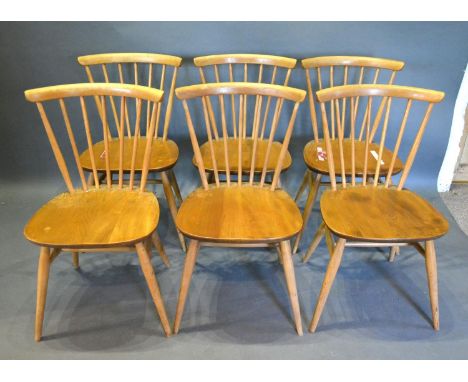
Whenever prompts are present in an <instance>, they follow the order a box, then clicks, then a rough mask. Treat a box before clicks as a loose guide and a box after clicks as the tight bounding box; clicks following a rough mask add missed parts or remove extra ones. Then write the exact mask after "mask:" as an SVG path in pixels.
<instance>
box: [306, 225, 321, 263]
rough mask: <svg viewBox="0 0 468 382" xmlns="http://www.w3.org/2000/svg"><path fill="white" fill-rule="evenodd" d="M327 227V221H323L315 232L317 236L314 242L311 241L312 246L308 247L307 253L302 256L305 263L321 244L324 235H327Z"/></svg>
mask: <svg viewBox="0 0 468 382" xmlns="http://www.w3.org/2000/svg"><path fill="white" fill-rule="evenodd" d="M325 229H326V227H325V223H323V222H322V224H320V227H319V228H318V229H317V232H316V233H315V236H314V238H313V240H312V243H310V246H309V248H308V249H307V252H306V254H305V255H304V257H303V258H302V261H303V262H304V263H306V262H307V261H308V260H309V259H310V257H311V256H312V254H313V253H314V252H315V250H316V248H317V247H318V245H319V244H320V241H321V240H322V238H323V236H324V235H325Z"/></svg>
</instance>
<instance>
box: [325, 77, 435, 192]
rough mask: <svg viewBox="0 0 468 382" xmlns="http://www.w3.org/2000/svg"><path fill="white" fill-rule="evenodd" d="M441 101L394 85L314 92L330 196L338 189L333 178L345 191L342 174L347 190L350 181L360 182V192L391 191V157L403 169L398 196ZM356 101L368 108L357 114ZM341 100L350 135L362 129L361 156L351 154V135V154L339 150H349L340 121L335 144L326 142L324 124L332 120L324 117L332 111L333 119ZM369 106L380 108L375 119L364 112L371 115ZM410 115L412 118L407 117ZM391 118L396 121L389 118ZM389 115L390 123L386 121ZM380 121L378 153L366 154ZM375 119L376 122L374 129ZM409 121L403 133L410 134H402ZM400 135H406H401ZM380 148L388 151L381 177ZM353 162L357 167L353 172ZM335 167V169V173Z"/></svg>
mask: <svg viewBox="0 0 468 382" xmlns="http://www.w3.org/2000/svg"><path fill="white" fill-rule="evenodd" d="M443 98H444V93H443V92H439V91H435V90H428V89H421V88H414V87H407V86H396V85H344V86H337V87H333V88H328V89H323V90H320V91H318V92H317V99H318V101H319V103H320V110H321V116H322V121H323V136H324V140H325V147H326V156H327V162H328V167H329V174H330V182H331V187H332V190H336V189H337V187H338V186H337V179H336V178H337V177H340V178H341V187H342V188H346V187H347V186H348V185H349V181H348V177H347V176H346V175H348V174H351V186H355V185H357V184H358V182H357V180H356V179H357V178H358V177H360V178H361V184H362V185H363V186H366V185H367V186H370V187H377V186H381V187H386V188H388V187H390V186H391V185H392V182H391V179H392V176H394V175H396V174H394V168H395V162H396V159H397V157H400V158H402V163H403V169H402V171H401V175H400V179H399V182H398V184H397V186H396V187H397V189H398V190H401V189H402V188H403V187H404V184H405V182H406V180H407V178H408V174H409V172H410V170H411V167H412V165H413V163H414V159H415V157H416V153H417V151H418V149H419V146H420V144H421V139H422V136H423V134H424V131H425V129H426V126H427V124H428V122H429V118H430V115H431V112H432V108H433V106H434V104H436V103H438V102H440V101H442V99H443ZM359 99H362V100H364V102H366V105H368V106H366V108H361V109H357V108H356V107H355V106H356V103H357V102H358V100H359ZM344 100H346V101H347V102H348V104H349V105H350V108H348V113H347V114H346V117H347V118H349V120H350V121H351V133H354V130H355V126H356V123H357V122H358V121H361V123H362V125H363V126H364V133H363V134H364V136H363V139H364V141H365V150H364V152H362V151H357V150H356V148H355V147H356V146H355V138H354V134H351V142H350V143H351V150H348V151H345V150H344V146H345V145H346V144H349V139H348V138H347V137H346V136H345V134H344V133H343V126H341V121H340V122H339V123H338V126H337V132H338V134H337V136H336V138H335V139H333V138H332V135H331V131H330V122H329V121H330V120H331V117H332V115H333V114H330V113H331V110H333V109H332V108H331V105H333V104H334V105H335V114H336V107H338V105H339V104H340V103H341V104H343V101H344ZM374 102H380V105H384V106H383V109H382V112H381V113H376V114H375V115H374V116H372V114H371V113H370V112H368V110H370V109H371V107H372V104H373V103H374ZM328 104H330V105H328ZM416 104H417V105H416ZM327 106H328V107H327ZM415 106H416V107H415ZM411 111H412V113H410V112H411ZM379 114H380V115H379ZM395 114H402V115H397V116H395ZM410 114H411V115H410ZM391 115H393V116H394V117H393V118H391ZM335 116H336V115H335ZM382 117H383V123H382V128H381V134H380V139H379V142H378V150H377V149H375V150H371V146H370V143H371V141H372V139H371V138H372V134H373V130H374V128H375V126H378V125H379V123H380V119H381V118H382ZM376 119H379V122H377V125H376V121H375V120H376ZM409 119H411V122H412V123H414V126H415V127H416V128H415V129H411V130H412V132H413V133H414V134H412V135H410V133H409V131H410V130H408V129H407V124H408V120H409ZM337 122H338V119H337ZM391 130H393V135H394V136H396V140H395V142H394V144H393V146H392V145H391V144H390V143H391V142H390V140H389V139H388V137H389V135H390V134H389V133H390V132H391ZM405 133H408V134H406V135H405ZM403 139H405V140H406V142H407V143H408V144H409V146H410V150H409V152H408V154H407V155H406V158H404V153H402V152H401V151H402V150H401V147H402V142H403ZM374 147H375V146H374ZM386 147H389V148H390V149H391V150H392V155H391V160H390V164H389V165H388V170H387V171H386V172H385V173H383V172H381V166H383V165H384V163H383V160H382V158H383V152H384V150H385V148H386ZM346 153H347V154H346ZM336 155H338V156H339V161H336V160H334V157H335V156H336ZM357 162H359V166H358V165H357ZM371 166H372V167H371ZM336 167H339V168H338V169H337V168H336ZM357 169H360V170H359V171H362V174H361V173H358V172H357ZM381 174H383V176H385V182H383V184H382V183H379V177H381V176H382V175H381ZM368 175H372V177H373V179H372V182H369V180H368Z"/></svg>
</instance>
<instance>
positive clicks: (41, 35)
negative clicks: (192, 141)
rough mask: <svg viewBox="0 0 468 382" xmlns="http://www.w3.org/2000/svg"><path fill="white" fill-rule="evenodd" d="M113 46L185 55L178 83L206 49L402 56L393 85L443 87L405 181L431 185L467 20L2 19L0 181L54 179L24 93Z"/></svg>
mask: <svg viewBox="0 0 468 382" xmlns="http://www.w3.org/2000/svg"><path fill="white" fill-rule="evenodd" d="M118 51H122V52H129V51H138V52H139V51H141V52H159V53H168V54H174V55H180V56H182V57H183V58H184V66H183V68H182V70H181V72H180V76H179V80H178V85H185V84H191V83H194V82H197V81H198V74H197V71H196V70H195V69H194V68H193V66H192V65H191V59H192V58H193V57H194V56H197V55H203V54H211V53H229V52H233V53H234V52H236V53H249V52H250V53H268V54H278V55H285V56H291V57H295V58H299V59H300V58H304V57H310V56H317V55H334V54H341V55H348V54H350V55H370V56H380V57H389V58H395V59H400V60H404V61H405V62H406V63H407V64H406V68H405V70H404V71H403V72H401V73H400V74H399V76H398V77H397V78H398V79H397V81H396V82H397V83H398V84H408V85H414V86H420V87H427V88H433V89H438V90H443V91H445V92H446V98H445V101H444V102H443V103H442V104H440V105H437V107H436V108H435V109H434V112H433V116H432V119H431V123H430V126H429V128H428V130H427V132H426V135H425V138H424V141H423V146H422V149H421V151H420V152H419V154H418V157H417V160H416V162H415V165H414V167H413V172H412V174H411V182H409V185H410V186H411V185H419V186H424V187H431V188H432V189H435V183H436V178H437V174H438V171H439V168H440V165H441V163H442V159H443V156H444V153H445V149H446V146H447V142H448V136H449V130H450V123H451V118H452V112H453V106H454V102H455V98H456V95H457V91H458V87H459V84H460V82H461V79H462V76H463V70H464V68H465V66H466V64H467V62H468V23H442V22H437V23H382V22H372V23H362V22H346V23H344V22H304V23H290V22H281V23H276V22H275V23H273V22H267V23H265V22H257V23H255V22H254V23H251V22H248V23H247V22H235V23H221V22H220V23H207V22H193V23H184V22H180V23H178V22H151V23H129V22H125V23H117V22H99V23H96V22H91V23H88V22H83V23H81V22H80V23H68V22H60V23H49V22H42V23H6V22H3V23H0V65H1V70H0V116H1V126H0V129H1V150H0V176H1V178H2V180H3V181H8V180H9V181H19V180H23V179H26V178H28V179H33V180H34V179H36V178H38V177H59V173H58V171H57V169H56V165H55V162H54V160H53V157H52V155H51V153H50V150H49V147H48V143H47V140H46V137H45V133H44V132H43V130H42V125H41V124H40V121H39V116H38V113H37V111H36V109H35V107H34V106H33V105H31V104H29V103H27V102H26V101H25V100H24V96H23V91H24V90H25V89H28V88H33V87H38V86H45V85H51V84H59V83H67V82H81V81H86V78H85V76H84V72H83V71H82V69H81V68H80V67H79V66H78V64H77V63H76V57H77V56H78V55H82V54H91V53H102V52H118ZM290 84H291V86H296V87H300V88H305V84H304V74H303V71H302V70H301V69H300V68H299V69H298V70H296V72H294V73H293V76H292V78H291V83H290ZM174 113H175V114H174V118H173V122H174V123H173V126H172V128H173V129H172V132H171V136H172V138H173V139H175V140H176V141H177V142H180V143H182V144H186V143H187V141H188V136H187V131H186V127H185V120H184V118H183V114H182V110H181V107H180V105H179V103H177V106H176V108H175V110H174ZM300 113H301V116H300V117H299V118H298V124H297V127H296V130H295V135H294V140H293V142H292V151H293V156H294V157H295V159H296V160H295V164H294V168H296V169H299V170H301V169H302V168H303V167H304V165H303V163H302V159H301V158H302V147H303V145H304V142H305V138H306V139H307V138H310V127H309V120H308V111H307V106H306V105H305V104H304V105H303V106H302V110H301V111H300ZM188 154H189V155H191V152H190V153H188ZM188 161H189V158H188V156H187V155H186V156H185V157H182V158H181V162H182V166H183V164H184V163H189V162H188ZM179 166H181V164H179ZM297 176H300V175H297Z"/></svg>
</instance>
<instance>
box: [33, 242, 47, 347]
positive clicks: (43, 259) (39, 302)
mask: <svg viewBox="0 0 468 382" xmlns="http://www.w3.org/2000/svg"><path fill="white" fill-rule="evenodd" d="M49 270H50V249H49V248H48V247H41V252H40V254H39V266H38V268H37V298H36V324H35V330H34V339H35V340H36V341H37V342H39V341H40V340H41V337H42V325H43V322H44V310H45V304H46V298H47V285H48V283H49Z"/></svg>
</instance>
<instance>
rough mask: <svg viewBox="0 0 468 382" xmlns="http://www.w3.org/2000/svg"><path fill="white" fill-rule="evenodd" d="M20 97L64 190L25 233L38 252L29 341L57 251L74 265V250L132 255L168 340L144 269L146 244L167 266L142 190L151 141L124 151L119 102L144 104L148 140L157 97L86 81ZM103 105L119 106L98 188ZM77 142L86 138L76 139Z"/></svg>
mask: <svg viewBox="0 0 468 382" xmlns="http://www.w3.org/2000/svg"><path fill="white" fill-rule="evenodd" d="M25 96H26V99H27V100H28V101H30V102H33V103H35V104H36V106H37V108H38V110H39V114H40V117H41V120H42V123H43V125H44V128H45V132H46V134H47V137H48V140H49V142H50V145H51V148H52V152H53V155H54V157H55V159H56V161H57V164H58V167H59V170H60V173H61V175H62V177H63V179H64V181H65V184H66V186H67V189H68V192H65V193H62V194H60V195H58V196H56V197H55V198H53V199H52V200H50V201H49V202H47V203H46V204H45V205H44V206H42V207H41V208H40V209H39V210H38V211H37V212H36V213H35V214H34V216H33V217H32V218H31V219H30V220H29V222H28V223H27V225H26V226H25V229H24V234H25V237H26V238H27V239H28V240H29V241H30V242H32V243H34V244H37V245H39V246H40V247H41V250H40V255H39V267H38V276H37V307H36V324H35V339H36V341H40V340H41V336H42V325H43V319H44V309H45V303H46V295H47V284H48V279H49V269H50V266H51V264H52V262H53V261H54V259H55V258H56V257H57V256H58V255H59V254H60V253H62V252H71V253H72V255H73V264H74V266H75V267H78V266H79V258H78V254H79V253H80V252H103V251H106V252H107V251H112V252H114V251H124V252H129V251H131V252H133V251H135V250H136V252H137V254H138V259H139V261H140V266H141V269H142V271H143V274H144V276H145V279H146V282H147V284H148V288H149V290H150V293H151V296H152V298H153V301H154V304H155V306H156V310H157V312H158V314H159V317H160V319H161V323H162V326H163V329H164V332H165V334H166V335H170V333H171V330H170V326H169V321H168V319H167V315H166V311H165V308H164V303H163V300H162V297H161V294H160V291H159V287H158V283H157V280H156V276H155V274H154V270H153V267H152V265H151V244H152V243H153V244H154V246H155V247H156V249H157V250H158V252H159V254H160V256H161V258H162V259H163V261H164V262H165V263H166V265H167V266H168V265H169V261H168V259H167V257H166V255H165V253H164V247H163V245H162V243H161V241H160V239H159V236H158V234H157V232H156V227H157V225H158V220H159V205H158V201H157V199H156V197H155V195H154V194H153V193H152V192H147V191H145V187H146V181H147V178H148V172H149V167H150V161H151V158H152V145H151V140H149V139H146V138H144V137H141V138H138V139H137V140H136V141H135V142H137V144H135V145H134V146H133V147H128V146H126V145H125V141H124V123H123V121H124V120H125V118H126V108H125V107H124V105H125V101H126V100H128V101H132V102H135V101H136V103H137V104H138V105H137V107H140V106H141V104H142V103H149V107H150V110H151V112H150V114H151V116H150V123H149V130H148V132H147V134H148V136H152V135H153V134H154V131H155V129H156V119H157V115H158V108H159V106H160V101H161V100H162V97H163V92H162V91H160V90H156V89H151V88H148V87H144V86H138V85H126V84H112V83H110V84H103V83H94V84H86V83H85V84H70V85H58V86H49V87H44V88H38V89H32V90H27V91H26V92H25ZM94 97H97V99H98V101H99V102H98V103H97V104H98V105H99V108H100V114H101V116H102V118H101V119H99V118H97V119H98V120H99V123H97V124H93V123H92V122H93V121H92V118H91V116H92V112H93V110H91V109H90V108H89V104H91V105H93V104H94V103H93V102H92V98H94ZM90 98H91V100H90ZM110 99H116V100H118V102H117V104H118V105H119V106H120V110H119V121H120V124H119V126H120V131H119V138H118V145H119V150H117V151H115V152H112V155H114V156H113V157H112V156H109V155H107V156H106V157H105V160H104V164H105V172H106V182H105V183H104V184H101V183H100V182H99V181H98V168H97V165H96V161H95V160H94V158H95V156H94V155H93V154H94V149H95V147H96V146H95V142H97V141H98V140H99V139H102V138H101V137H103V139H104V145H105V148H106V151H107V152H110V151H109V150H108V148H109V146H110V138H109V135H108V133H107V132H108V128H109V117H110V114H111V113H109V109H110V107H109V104H110V102H109V101H110ZM69 110H70V111H72V112H69ZM51 121H55V123H52V122H51ZM139 121H140V120H139V119H138V120H137V126H136V127H135V128H136V129H139V126H138V124H139ZM99 125H101V126H99ZM72 126H75V128H73V127H72ZM77 126H78V127H77ZM79 133H82V134H79ZM82 136H85V137H86V139H81V137H82ZM80 143H81V144H82V146H85V145H86V147H87V148H88V150H89V152H90V153H91V157H90V158H91V160H90V162H91V172H92V176H93V179H94V183H93V185H89V184H88V182H87V181H86V178H85V172H84V170H83V164H82V160H83V158H82V157H80V154H79V153H80ZM139 144H141V145H142V147H143V148H144V150H143V153H142V168H141V180H140V183H139V185H135V181H134V179H135V173H136V157H137V150H138V147H139ZM70 149H71V150H70ZM70 151H71V153H72V159H71V158H68V160H67V159H66V155H65V154H66V153H67V152H70ZM127 156H129V157H131V158H132V161H131V163H132V165H131V166H130V168H129V170H130V182H129V184H128V185H124V171H125V170H126V168H125V167H124V159H125V158H126V157H127ZM115 163H117V164H118V167H117V174H118V179H117V184H113V183H112V182H111V171H112V170H113V168H114V167H112V166H113V164H115ZM74 179H75V180H78V182H79V184H78V185H74V182H73V180H74Z"/></svg>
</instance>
